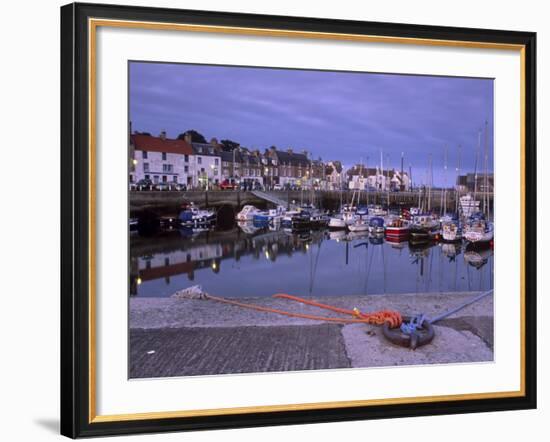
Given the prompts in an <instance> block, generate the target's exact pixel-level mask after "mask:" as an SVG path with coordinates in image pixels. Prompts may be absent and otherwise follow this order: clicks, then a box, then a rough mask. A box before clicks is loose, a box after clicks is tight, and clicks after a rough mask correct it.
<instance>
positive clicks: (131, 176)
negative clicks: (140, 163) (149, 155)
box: [130, 174, 134, 183]
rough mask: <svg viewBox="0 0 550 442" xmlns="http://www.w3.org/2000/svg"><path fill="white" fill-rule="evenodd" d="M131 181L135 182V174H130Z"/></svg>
mask: <svg viewBox="0 0 550 442" xmlns="http://www.w3.org/2000/svg"><path fill="white" fill-rule="evenodd" d="M130 182H131V183H133V182H134V175H132V174H130Z"/></svg>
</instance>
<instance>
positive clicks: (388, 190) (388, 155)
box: [386, 154, 391, 212]
mask: <svg viewBox="0 0 550 442" xmlns="http://www.w3.org/2000/svg"><path fill="white" fill-rule="evenodd" d="M386 163H387V164H388V172H387V177H386V191H387V195H388V212H389V211H390V185H391V181H390V154H386Z"/></svg>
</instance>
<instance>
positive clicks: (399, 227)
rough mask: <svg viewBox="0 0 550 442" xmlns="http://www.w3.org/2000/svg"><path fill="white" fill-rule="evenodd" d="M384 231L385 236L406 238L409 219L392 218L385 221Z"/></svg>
mask: <svg viewBox="0 0 550 442" xmlns="http://www.w3.org/2000/svg"><path fill="white" fill-rule="evenodd" d="M385 233H386V237H387V238H407V237H408V236H409V221H408V220H406V219H401V218H394V219H392V220H390V221H389V222H387V223H386V228H385Z"/></svg>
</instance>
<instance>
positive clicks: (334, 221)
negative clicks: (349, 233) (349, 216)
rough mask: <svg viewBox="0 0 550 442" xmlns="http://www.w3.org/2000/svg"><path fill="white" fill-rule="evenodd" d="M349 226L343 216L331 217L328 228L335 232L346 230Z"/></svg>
mask: <svg viewBox="0 0 550 442" xmlns="http://www.w3.org/2000/svg"><path fill="white" fill-rule="evenodd" d="M347 226H348V224H347V222H346V220H344V217H343V216H342V215H341V214H338V215H336V216H331V217H330V220H329V221H328V228H329V229H333V230H339V229H345V228H346V227H347Z"/></svg>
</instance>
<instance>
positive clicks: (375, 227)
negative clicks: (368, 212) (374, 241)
mask: <svg viewBox="0 0 550 442" xmlns="http://www.w3.org/2000/svg"><path fill="white" fill-rule="evenodd" d="M384 224H385V222H384V218H382V217H380V216H373V217H372V218H371V219H370V220H369V231H370V233H378V234H384Z"/></svg>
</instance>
